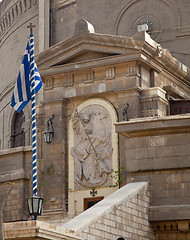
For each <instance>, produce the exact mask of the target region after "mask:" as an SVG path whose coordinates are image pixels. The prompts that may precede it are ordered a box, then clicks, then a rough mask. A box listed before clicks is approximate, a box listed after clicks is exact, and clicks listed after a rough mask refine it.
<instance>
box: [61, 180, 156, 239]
mask: <svg viewBox="0 0 190 240" xmlns="http://www.w3.org/2000/svg"><path fill="white" fill-rule="evenodd" d="M149 206H150V197H149V191H148V183H146V182H137V183H130V184H127V185H126V186H124V187H122V188H121V189H119V190H118V191H116V192H114V193H113V194H111V195H110V196H108V197H107V198H105V199H104V200H102V201H101V202H99V203H97V204H96V205H94V206H93V207H91V208H90V209H88V210H86V211H85V212H83V213H82V214H80V215H79V216H77V217H75V218H74V219H72V220H71V221H69V222H67V223H66V224H64V225H63V228H65V229H66V232H68V233H73V234H74V235H76V236H79V237H81V238H82V239H90V240H100V239H109V240H110V239H113V240H114V239H117V238H119V237H123V238H124V239H130V240H137V239H138V240H154V239H155V236H154V233H153V231H152V229H151V225H150V223H149V221H148V209H149Z"/></svg>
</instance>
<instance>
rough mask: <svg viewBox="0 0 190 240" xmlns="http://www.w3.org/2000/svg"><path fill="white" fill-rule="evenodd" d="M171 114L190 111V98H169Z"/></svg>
mask: <svg viewBox="0 0 190 240" xmlns="http://www.w3.org/2000/svg"><path fill="white" fill-rule="evenodd" d="M169 103H170V115H176V114H185V113H190V100H184V99H182V100H181V99H180V100H169Z"/></svg>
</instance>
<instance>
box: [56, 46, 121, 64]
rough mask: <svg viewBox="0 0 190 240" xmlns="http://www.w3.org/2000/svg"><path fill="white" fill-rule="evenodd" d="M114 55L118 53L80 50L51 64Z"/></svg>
mask: <svg viewBox="0 0 190 240" xmlns="http://www.w3.org/2000/svg"><path fill="white" fill-rule="evenodd" d="M114 55H118V54H109V53H104V52H95V51H88V50H86V51H81V52H79V53H77V54H75V55H72V56H71V57H68V58H66V59H63V60H62V61H60V62H57V63H56V64H55V65H53V66H54V67H55V66H61V65H65V64H70V63H77V62H82V61H88V60H95V59H99V58H105V57H110V56H114ZM53 66H52V67H53Z"/></svg>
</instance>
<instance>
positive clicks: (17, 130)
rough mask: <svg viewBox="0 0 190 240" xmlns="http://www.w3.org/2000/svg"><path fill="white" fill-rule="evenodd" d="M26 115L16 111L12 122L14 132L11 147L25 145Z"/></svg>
mask: <svg viewBox="0 0 190 240" xmlns="http://www.w3.org/2000/svg"><path fill="white" fill-rule="evenodd" d="M24 122H25V117H24V113H23V112H22V111H21V112H20V113H17V112H16V113H15V115H14V117H13V123H12V134H11V147H12V148H14V147H19V146H24V145H25V133H24V126H23V124H24Z"/></svg>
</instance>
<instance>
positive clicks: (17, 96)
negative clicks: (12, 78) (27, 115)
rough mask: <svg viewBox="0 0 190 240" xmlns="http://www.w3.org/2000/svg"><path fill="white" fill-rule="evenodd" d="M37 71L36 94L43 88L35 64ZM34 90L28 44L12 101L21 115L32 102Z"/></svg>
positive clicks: (36, 70) (35, 71) (35, 72)
mask: <svg viewBox="0 0 190 240" xmlns="http://www.w3.org/2000/svg"><path fill="white" fill-rule="evenodd" d="M34 66H35V69H34V74H35V93H37V92H38V91H39V89H40V88H41V87H42V80H41V77H40V74H39V72H38V69H37V65H36V63H34ZM31 97H32V90H31V81H30V44H29V42H28V44H27V47H26V50H25V53H24V57H23V60H22V64H21V67H20V70H19V74H18V78H17V82H16V84H15V87H14V90H13V95H12V99H11V106H12V107H13V108H14V109H15V110H16V111H17V112H18V113H20V112H21V110H22V109H23V108H24V107H25V106H26V105H27V103H28V102H29V101H30V100H31Z"/></svg>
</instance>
